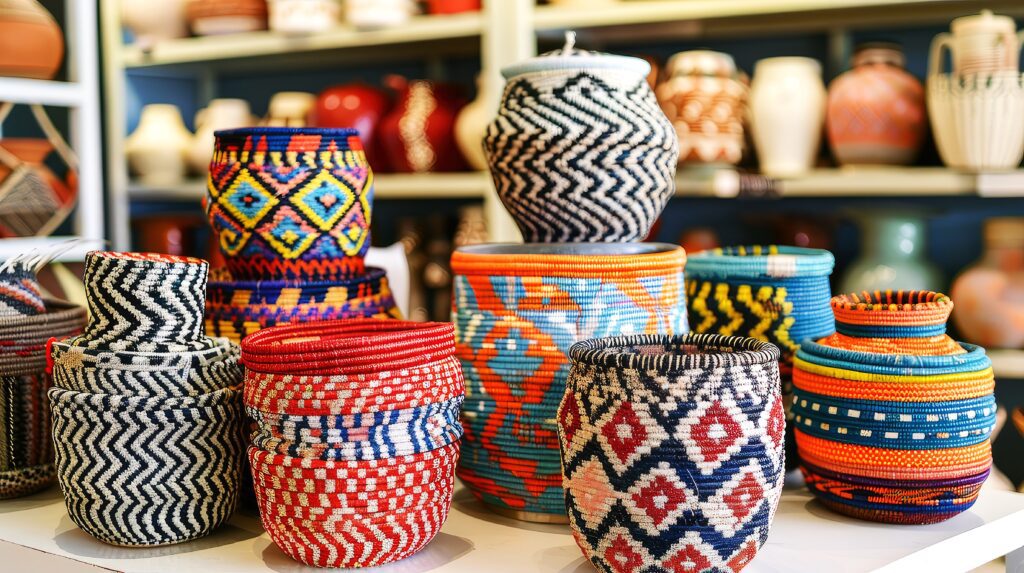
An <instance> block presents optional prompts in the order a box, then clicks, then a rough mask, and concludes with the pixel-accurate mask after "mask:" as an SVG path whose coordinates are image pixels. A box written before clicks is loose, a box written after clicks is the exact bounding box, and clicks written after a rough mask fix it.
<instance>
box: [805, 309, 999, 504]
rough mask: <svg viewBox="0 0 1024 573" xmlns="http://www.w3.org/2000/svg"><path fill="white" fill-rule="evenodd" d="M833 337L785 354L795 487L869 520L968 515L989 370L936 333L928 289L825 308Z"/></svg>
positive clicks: (982, 460)
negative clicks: (789, 362)
mask: <svg viewBox="0 0 1024 573" xmlns="http://www.w3.org/2000/svg"><path fill="white" fill-rule="evenodd" d="M832 308H833V309H834V311H835V317H836V328H837V332H836V333H835V334H833V335H830V336H828V337H826V338H823V339H821V340H819V341H817V342H814V341H805V342H804V344H803V345H802V347H801V349H800V351H799V352H797V354H796V360H795V370H794V377H793V382H794V386H795V395H794V397H793V408H792V412H793V423H794V425H795V427H796V440H797V445H798V448H799V451H800V458H801V469H802V470H803V473H804V476H805V478H806V480H807V485H808V487H809V488H810V489H811V491H812V492H813V493H814V494H815V495H816V496H817V497H818V499H819V500H820V501H821V502H822V503H824V504H825V505H827V506H828V507H830V508H832V509H834V510H836V511H839V512H840V513H845V514H847V515H852V516H854V517H859V518H862V519H869V520H873V521H882V522H887V523H914V524H916V523H935V522H938V521H943V520H945V519H949V518H950V517H952V516H954V515H956V514H958V513H960V512H962V511H965V510H966V509H968V508H970V506H971V505H972V504H973V503H974V501H975V499H976V498H977V496H978V492H979V490H980V489H981V486H982V483H983V482H984V481H985V478H986V477H987V476H988V473H989V469H990V466H991V448H990V446H989V438H990V435H991V432H992V429H993V427H994V425H995V417H996V404H995V399H994V397H993V395H992V391H993V389H994V385H995V382H994V378H993V374H992V363H991V361H990V360H989V359H988V357H987V356H985V351H984V349H982V348H980V347H977V346H972V345H969V344H963V343H957V342H955V341H953V340H952V339H950V338H949V337H948V336H947V335H946V334H945V325H946V321H947V320H948V318H949V314H950V312H952V310H953V303H952V301H950V300H949V298H948V297H946V296H945V295H942V294H939V293H933V292H918V291H886V292H875V293H862V294H860V295H843V296H837V297H835V298H833V299H832Z"/></svg>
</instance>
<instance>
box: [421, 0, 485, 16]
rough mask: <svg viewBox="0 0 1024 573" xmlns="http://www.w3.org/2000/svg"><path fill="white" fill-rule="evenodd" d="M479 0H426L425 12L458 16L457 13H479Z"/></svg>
mask: <svg viewBox="0 0 1024 573" xmlns="http://www.w3.org/2000/svg"><path fill="white" fill-rule="evenodd" d="M479 11H480V0H427V12H428V13H430V14H458V13H459V12H479Z"/></svg>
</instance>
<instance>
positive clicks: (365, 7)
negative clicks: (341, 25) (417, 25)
mask: <svg viewBox="0 0 1024 573" xmlns="http://www.w3.org/2000/svg"><path fill="white" fill-rule="evenodd" d="M417 12H418V9H417V6H416V4H415V3H414V2H413V1H412V0H345V22H347V23H348V24H350V25H352V26H355V27H356V28H362V29H374V28H391V27H394V26H400V25H402V24H404V23H406V22H408V21H409V18H412V17H413V15H415V14H416V13H417Z"/></svg>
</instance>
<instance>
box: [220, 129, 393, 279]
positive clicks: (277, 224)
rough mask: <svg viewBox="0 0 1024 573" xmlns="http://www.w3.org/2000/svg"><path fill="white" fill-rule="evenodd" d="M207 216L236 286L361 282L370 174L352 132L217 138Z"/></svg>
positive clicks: (263, 132)
mask: <svg viewBox="0 0 1024 573" xmlns="http://www.w3.org/2000/svg"><path fill="white" fill-rule="evenodd" d="M207 191H208V196H207V200H206V212H207V214H208V216H209V219H210V224H211V225H212V226H213V230H214V233H215V234H216V236H217V239H218V241H219V244H220V248H221V251H222V252H223V253H224V257H225V260H226V262H227V266H228V269H230V271H231V274H232V275H233V276H234V277H235V278H237V279H242V280H244V279H261V278H277V279H298V280H332V279H338V278H343V277H347V276H350V275H353V274H358V273H361V272H363V257H364V256H365V255H366V251H367V249H368V248H369V247H370V219H371V213H372V205H373V174H372V172H371V171H370V166H369V164H368V163H367V162H366V155H365V153H364V152H363V146H362V143H361V142H360V141H359V137H358V134H357V132H356V131H355V130H352V129H305V128H302V129H290V128H247V129H236V130H230V131H219V132H217V133H216V142H215V145H214V153H213V160H212V161H211V163H210V174H209V180H208V185H207Z"/></svg>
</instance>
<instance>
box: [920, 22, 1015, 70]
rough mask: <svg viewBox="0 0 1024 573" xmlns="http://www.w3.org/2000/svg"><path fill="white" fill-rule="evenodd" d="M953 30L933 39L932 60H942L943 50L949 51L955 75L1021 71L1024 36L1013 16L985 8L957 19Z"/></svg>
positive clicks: (952, 26) (952, 25)
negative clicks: (1022, 40)
mask: <svg viewBox="0 0 1024 573" xmlns="http://www.w3.org/2000/svg"><path fill="white" fill-rule="evenodd" d="M950 31H951V32H952V33H942V34H939V35H938V36H935V39H934V40H932V47H931V61H932V62H936V63H938V62H939V61H940V60H941V58H942V51H943V50H949V53H950V59H951V61H952V65H953V73H954V74H990V73H993V72H1005V71H1017V69H1018V64H1019V62H1020V45H1021V37H1020V36H1019V35H1018V33H1017V24H1016V23H1015V22H1014V21H1013V18H1010V17H1009V16H1000V15H996V14H993V13H992V11H991V10H982V11H981V13H980V14H976V15H974V16H964V17H962V18H957V19H955V20H953V23H952V24H951V25H950ZM1021 34H1024V32H1022V33H1021Z"/></svg>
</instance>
